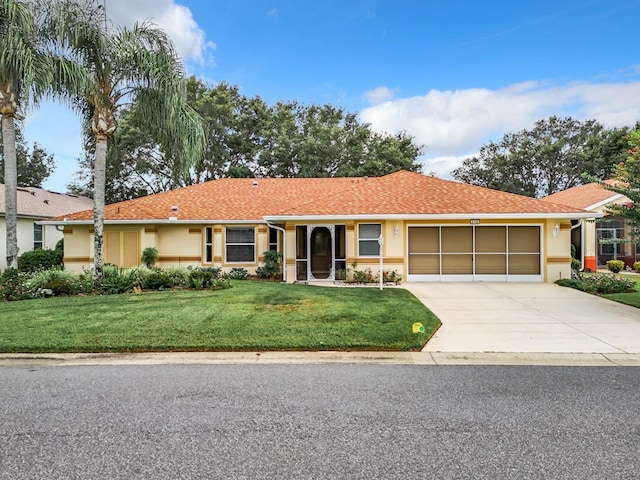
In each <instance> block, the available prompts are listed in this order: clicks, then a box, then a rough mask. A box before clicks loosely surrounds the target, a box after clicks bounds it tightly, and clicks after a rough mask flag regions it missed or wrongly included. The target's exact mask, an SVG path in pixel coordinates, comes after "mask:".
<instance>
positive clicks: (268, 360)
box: [0, 351, 640, 367]
mask: <svg viewBox="0 0 640 480" xmlns="http://www.w3.org/2000/svg"><path fill="white" fill-rule="evenodd" d="M253 364H255V365H314V364H315V365H321V364H362V365H540V366H543V365H546V366H551V365H557V366H640V353H639V354H633V353H629V354H624V353H545V352H539V353H508V352H368V351H367V352H340V351H320V352H149V353H35V354H27V353H5V354H0V367H2V366H24V365H43V366H89V365H253Z"/></svg>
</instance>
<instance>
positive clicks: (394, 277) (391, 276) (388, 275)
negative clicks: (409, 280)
mask: <svg viewBox="0 0 640 480" xmlns="http://www.w3.org/2000/svg"><path fill="white" fill-rule="evenodd" d="M382 281H383V282H385V283H395V284H396V285H398V284H399V283H400V282H401V281H402V275H400V274H399V273H398V272H396V271H395V270H391V271H389V270H383V271H382Z"/></svg>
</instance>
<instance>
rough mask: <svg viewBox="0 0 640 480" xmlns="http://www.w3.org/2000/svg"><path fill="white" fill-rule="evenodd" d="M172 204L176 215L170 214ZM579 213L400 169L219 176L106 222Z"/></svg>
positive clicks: (132, 205)
mask: <svg viewBox="0 0 640 480" xmlns="http://www.w3.org/2000/svg"><path fill="white" fill-rule="evenodd" d="M174 206H175V207H177V211H176V212H172V207H174ZM584 213H585V211H584V210H581V209H576V208H572V207H568V206H566V205H556V204H553V203H551V202H543V201H541V200H538V199H534V198H529V197H524V196H521V195H515V194H511V193H505V192H500V191H496V190H490V189H486V188H482V187H477V186H472V185H467V184H464V183H458V182H452V181H449V180H442V179H439V178H434V177H429V176H425V175H421V174H419V173H413V172H406V171H401V172H396V173H393V174H390V175H386V176H384V177H376V178H363V177H358V178H259V179H236V178H224V179H219V180H212V181H209V182H205V183H201V184H198V185H192V186H189V187H185V188H180V189H177V190H172V191H169V192H163V193H158V194H155V195H150V196H147V197H142V198H137V199H134V200H128V201H125V202H120V203H115V204H112V205H108V206H107V207H106V209H105V219H106V220H107V221H118V220H122V221H135V220H139V221H151V220H165V221H166V220H168V218H169V217H176V219H177V220H179V221H205V220H209V221H224V220H237V221H242V220H255V221H262V219H263V217H265V216H266V217H286V216H338V215H341V216H345V215H347V216H348V215H353V216H357V215H394V214H397V215H407V216H408V215H430V214H433V215H444V214H468V215H473V214H514V215H518V214H540V215H541V216H545V215H547V214H567V215H568V216H570V215H572V214H584ZM65 217H66V218H67V219H68V220H76V221H82V220H91V219H92V218H93V213H92V211H91V210H87V211H84V212H78V213H75V214H72V215H66V216H65ZM60 219H61V218H58V220H60Z"/></svg>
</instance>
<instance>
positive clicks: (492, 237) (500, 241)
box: [476, 227, 507, 253]
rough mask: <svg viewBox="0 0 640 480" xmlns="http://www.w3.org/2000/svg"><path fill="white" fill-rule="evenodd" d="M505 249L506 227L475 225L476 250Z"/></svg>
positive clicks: (483, 251)
mask: <svg viewBox="0 0 640 480" xmlns="http://www.w3.org/2000/svg"><path fill="white" fill-rule="evenodd" d="M506 251H507V227H476V252H480V253H500V252H506Z"/></svg>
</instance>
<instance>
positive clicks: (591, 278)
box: [556, 273, 635, 295]
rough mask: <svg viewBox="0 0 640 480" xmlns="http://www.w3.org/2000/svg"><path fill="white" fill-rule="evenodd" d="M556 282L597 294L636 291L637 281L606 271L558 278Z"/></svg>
mask: <svg viewBox="0 0 640 480" xmlns="http://www.w3.org/2000/svg"><path fill="white" fill-rule="evenodd" d="M556 283H557V284H558V285H562V286H563V287H571V288H575V289H578V290H582V291H583V292H587V293H595V294H597V295H606V294H609V293H631V292H635V282H634V281H633V280H631V279H629V278H624V277H620V276H616V275H609V274H606V273H597V274H595V275H582V277H581V278H579V279H576V278H565V279H561V280H558V281H557V282H556Z"/></svg>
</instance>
